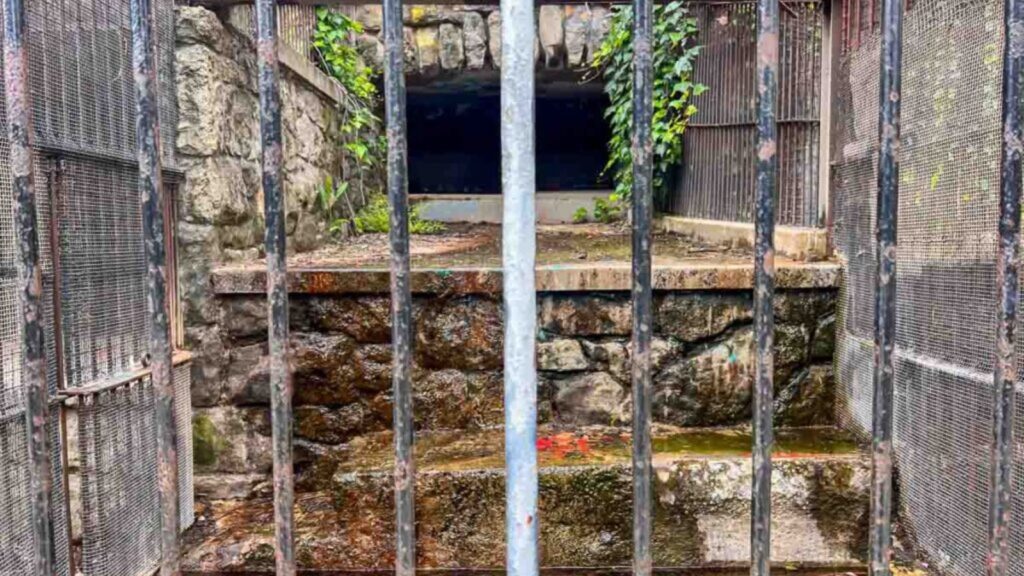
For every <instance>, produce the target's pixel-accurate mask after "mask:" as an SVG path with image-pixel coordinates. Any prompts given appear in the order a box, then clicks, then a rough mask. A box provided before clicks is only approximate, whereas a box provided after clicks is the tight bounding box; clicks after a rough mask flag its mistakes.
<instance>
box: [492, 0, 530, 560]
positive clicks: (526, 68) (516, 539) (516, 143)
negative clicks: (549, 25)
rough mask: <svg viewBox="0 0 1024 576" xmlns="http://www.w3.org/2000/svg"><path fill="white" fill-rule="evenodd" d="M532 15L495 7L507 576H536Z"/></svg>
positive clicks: (515, 0) (514, 4)
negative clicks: (498, 59) (498, 61)
mask: <svg viewBox="0 0 1024 576" xmlns="http://www.w3.org/2000/svg"><path fill="white" fill-rule="evenodd" d="M533 7H534V2H533V0H503V1H502V3H501V160H502V161H501V189H502V194H503V195H504V210H503V214H502V226H501V228H502V267H503V278H504V286H503V291H504V307H505V365H504V381H505V469H506V473H505V510H506V512H505V534H506V538H507V543H506V546H507V560H506V562H507V570H508V574H509V575H510V576H536V575H537V573H538V570H539V555H538V552H537V534H538V529H537V524H538V519H537V492H538V479H537V367H536V351H535V349H534V348H535V345H536V334H537V330H536V328H537V326H536V324H537V297H536V284H535V277H534V276H535V272H534V261H535V259H536V254H535V252H536V238H535V228H536V224H535V219H536V216H535V211H534V194H535V190H536V173H535V165H534V146H535V144H534V99H533V96H534V92H533V89H534V77H533V66H534V65H533V62H534V58H533V51H534V46H535V45H536V42H537V40H536V30H535V26H536V25H535V23H534V13H533Z"/></svg>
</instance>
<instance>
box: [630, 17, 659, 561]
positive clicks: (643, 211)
mask: <svg viewBox="0 0 1024 576" xmlns="http://www.w3.org/2000/svg"><path fill="white" fill-rule="evenodd" d="M653 20H654V14H653V3H652V2H651V0H633V135H632V136H633V142H632V149H633V189H632V193H633V363H632V385H633V574H634V575H635V576H650V574H651V566H652V564H653V561H652V558H651V501H652V500H651V335H652V330H651V326H652V324H653V319H652V312H651V297H652V295H651V216H652V214H653V207H652V203H653V180H654V162H653V156H654V143H653V139H652V135H651V115H652V110H653V101H654V89H653V82H654V64H653V57H652V46H651V44H652V30H653Z"/></svg>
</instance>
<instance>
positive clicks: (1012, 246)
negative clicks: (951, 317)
mask: <svg viewBox="0 0 1024 576" xmlns="http://www.w3.org/2000/svg"><path fill="white" fill-rule="evenodd" d="M1003 18H1004V26H1005V30H1004V34H1003V122H1002V123H1003V126H1002V133H1003V146H1002V158H1001V162H1002V178H1001V186H1000V195H999V252H998V255H997V258H998V261H997V264H996V275H997V276H996V287H997V290H998V295H997V298H998V304H997V324H996V350H995V363H994V364H995V375H994V382H995V385H994V387H993V389H994V398H993V400H994V408H993V421H992V471H991V488H990V489H991V493H990V496H989V518H988V530H989V531H988V538H989V541H988V545H989V549H988V554H989V557H988V573H989V574H990V575H991V576H1006V574H1007V573H1008V571H1009V565H1010V534H1009V530H1010V514H1011V511H1012V493H1013V445H1014V437H1013V436H1014V435H1013V422H1014V402H1015V401H1016V398H1015V396H1016V395H1015V383H1016V381H1017V365H1016V362H1015V358H1014V353H1013V351H1014V344H1015V342H1016V334H1015V332H1016V326H1017V306H1018V304H1019V301H1020V292H1019V282H1018V280H1019V267H1020V207H1021V204H1020V194H1021V177H1022V174H1021V155H1022V152H1024V151H1022V150H1021V144H1022V139H1024V130H1022V126H1021V102H1022V100H1021V97H1022V96H1024V94H1022V90H1021V83H1022V79H1021V73H1022V72H1024V0H1006V1H1005V2H1004V4H1003Z"/></svg>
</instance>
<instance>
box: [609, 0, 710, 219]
mask: <svg viewBox="0 0 1024 576" xmlns="http://www.w3.org/2000/svg"><path fill="white" fill-rule="evenodd" d="M696 34H697V20H696V19H695V18H693V17H692V16H690V14H689V10H688V8H687V7H686V5H685V4H684V3H683V2H681V1H679V0H673V1H671V2H668V3H667V4H658V5H655V6H654V46H653V48H654V54H653V59H654V86H653V91H654V113H653V117H652V123H651V132H652V139H653V141H654V194H655V197H656V198H663V197H664V194H665V193H666V192H667V187H668V181H669V179H668V175H669V174H670V172H671V170H672V169H674V167H675V166H677V165H678V164H679V162H680V161H681V160H682V154H683V148H682V138H683V132H684V131H685V130H686V125H687V123H688V122H689V119H690V116H692V115H693V114H694V113H695V112H696V111H697V108H696V107H695V106H694V105H693V104H692V103H691V101H692V99H693V98H694V97H695V96H699V95H700V94H701V93H702V92H703V91H704V90H706V89H707V88H706V87H705V86H703V85H701V84H695V83H694V82H693V80H692V76H693V62H694V60H695V59H696V58H697V55H698V54H699V52H700V46H697V45H696V44H695V43H694V41H693V40H694V38H695V37H696ZM596 76H600V77H602V78H603V79H604V82H605V84H604V91H605V93H606V94H608V98H609V100H610V101H611V103H610V105H609V106H608V109H607V110H605V118H607V119H608V123H609V125H610V127H611V133H612V136H611V139H610V140H609V142H608V164H607V165H606V166H605V168H604V171H605V173H606V174H608V173H611V175H612V177H613V180H614V182H615V191H614V192H613V193H612V196H611V198H610V200H611V201H612V202H617V201H624V200H628V199H629V197H630V196H631V194H632V187H633V153H632V150H631V146H632V141H631V136H632V132H633V110H632V105H633V10H632V8H630V7H628V6H617V7H615V8H613V13H612V18H611V25H610V28H609V30H608V33H607V34H606V35H605V37H604V40H602V42H601V46H600V48H598V50H597V52H596V53H595V55H594V60H593V62H592V63H591V69H590V77H591V78H593V77H596ZM596 217H597V215H596V214H595V218H596Z"/></svg>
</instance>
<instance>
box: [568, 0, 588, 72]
mask: <svg viewBox="0 0 1024 576" xmlns="http://www.w3.org/2000/svg"><path fill="white" fill-rule="evenodd" d="M565 12H566V16H565V24H564V28H565V53H566V58H567V59H568V64H569V66H570V67H572V68H579V67H580V66H582V65H584V64H586V62H587V58H588V56H589V54H588V53H587V37H588V35H589V33H590V7H589V6H587V5H586V4H583V5H580V6H566V7H565Z"/></svg>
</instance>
